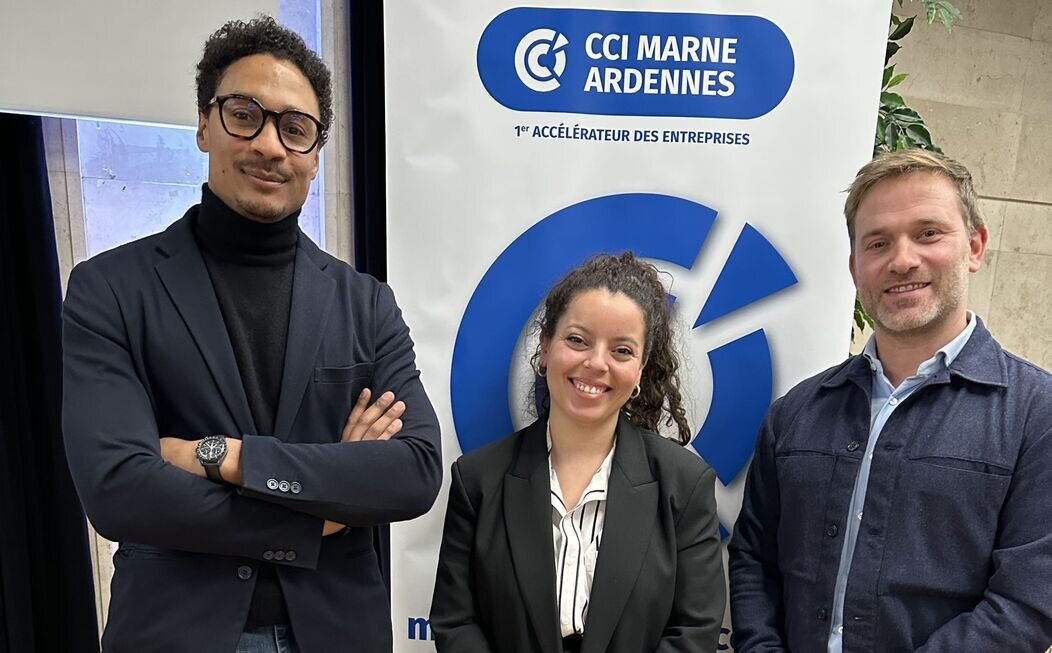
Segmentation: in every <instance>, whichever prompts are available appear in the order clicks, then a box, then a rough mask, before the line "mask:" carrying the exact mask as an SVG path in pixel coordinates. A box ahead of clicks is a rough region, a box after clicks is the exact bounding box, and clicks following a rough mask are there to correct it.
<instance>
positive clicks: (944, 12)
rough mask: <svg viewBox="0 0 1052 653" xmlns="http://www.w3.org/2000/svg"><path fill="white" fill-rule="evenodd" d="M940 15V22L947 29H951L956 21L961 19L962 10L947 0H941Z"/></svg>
mask: <svg viewBox="0 0 1052 653" xmlns="http://www.w3.org/2000/svg"><path fill="white" fill-rule="evenodd" d="M938 15H939V22H940V23H942V24H943V26H944V27H945V28H946V29H950V28H951V27H952V26H953V23H954V22H955V21H958V20H960V19H961V10H960V9H958V8H957V7H955V6H953V5H952V4H951V3H949V2H947V1H946V0H939V2H938ZM928 22H929V23H930V22H931V21H928Z"/></svg>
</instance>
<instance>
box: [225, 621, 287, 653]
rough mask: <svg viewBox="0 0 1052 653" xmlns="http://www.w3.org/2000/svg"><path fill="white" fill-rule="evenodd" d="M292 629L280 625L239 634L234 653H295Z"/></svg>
mask: <svg viewBox="0 0 1052 653" xmlns="http://www.w3.org/2000/svg"><path fill="white" fill-rule="evenodd" d="M297 651H299V649H298V648H296V638H295V637H293V636H292V629H291V628H289V627H288V626H286V625H284V624H281V625H278V626H263V627H262V628H253V629H252V630H246V631H245V632H243V633H241V639H239V640H238V642H237V651H236V652H235V653H297Z"/></svg>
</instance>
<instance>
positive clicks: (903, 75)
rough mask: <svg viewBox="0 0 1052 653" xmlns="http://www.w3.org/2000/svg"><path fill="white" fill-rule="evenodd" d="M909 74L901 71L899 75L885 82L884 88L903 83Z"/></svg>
mask: <svg viewBox="0 0 1052 653" xmlns="http://www.w3.org/2000/svg"><path fill="white" fill-rule="evenodd" d="M909 76H910V74H909V73H899V74H898V75H895V76H894V77H892V78H891V79H890V80H888V81H887V82H885V83H884V88H892V87H893V86H898V85H899V84H901V83H902V82H903V80H905V79H906V78H907V77H909Z"/></svg>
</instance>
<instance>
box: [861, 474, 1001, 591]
mask: <svg viewBox="0 0 1052 653" xmlns="http://www.w3.org/2000/svg"><path fill="white" fill-rule="evenodd" d="M1011 480H1012V477H1011V475H1010V472H1009V471H1008V470H1006V469H1004V468H1002V467H1000V466H998V465H995V464H992V463H984V462H982V461H977V460H967V459H963V458H960V459H958V458H952V457H943V456H940V457H923V458H913V459H908V460H903V461H902V463H901V469H900V474H899V482H898V488H897V489H896V497H895V504H894V505H895V508H894V510H893V511H892V515H893V517H892V519H891V521H890V522H889V525H888V532H887V541H886V543H885V547H884V559H883V562H882V563H881V568H880V580H879V582H878V585H877V591H878V593H879V594H881V595H888V594H923V595H933V596H945V597H952V598H973V597H974V598H976V599H978V598H979V597H981V596H982V594H983V591H984V590H985V589H986V585H987V580H988V578H989V575H990V568H991V564H992V560H991V555H990V554H991V552H992V550H993V548H994V544H995V540H996V537H997V526H998V518H999V515H1000V512H1001V506H1002V504H1003V503H1004V499H1005V495H1006V494H1007V493H1008V486H1009V484H1010V483H1011Z"/></svg>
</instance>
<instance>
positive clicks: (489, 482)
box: [431, 418, 726, 653]
mask: <svg viewBox="0 0 1052 653" xmlns="http://www.w3.org/2000/svg"><path fill="white" fill-rule="evenodd" d="M714 487H715V473H714V472H713V470H712V469H711V468H710V467H709V466H708V465H706V464H705V463H704V462H703V461H702V460H701V459H700V458H698V457H697V456H695V455H694V454H692V453H690V452H689V451H685V450H684V449H683V448H682V447H680V446H678V445H677V444H675V443H673V442H670V441H669V440H667V439H665V438H662V437H661V436H658V435H655V434H654V433H650V432H648V431H643V430H641V429H639V428H637V427H635V426H633V425H632V424H631V423H629V422H628V421H627V420H626V419H624V418H622V419H621V420H620V421H619V423H618V426H617V448H616V449H615V451H614V460H613V465H612V467H611V471H610V482H609V491H608V494H607V497H608V498H607V505H606V523H605V525H604V527H603V540H602V546H601V547H600V549H599V558H598V560H597V561H596V569H595V576H594V580H593V584H592V592H591V600H590V601H589V609H588V618H587V619H588V620H587V623H586V626H585V631H584V642H583V644H582V648H581V650H582V652H583V653H601V652H603V651H608V652H611V653H642V652H644V651H645V652H648V653H649V652H650V651H679V652H685V651H699V652H704V653H712V651H715V650H716V646H717V643H718V640H719V634H720V626H721V624H722V623H723V615H724V607H725V600H726V597H725V594H726V589H725V587H726V586H725V581H724V574H723V558H722V553H721V550H720V540H719V533H718V528H717V520H716V503H715V499H714V496H713V493H714ZM549 490H550V485H549V480H548V455H547V446H546V440H545V421H544V420H543V419H542V420H538V421H536V422H534V423H533V424H532V425H530V426H528V427H527V428H525V429H523V430H522V431H519V432H518V433H516V434H514V435H512V436H510V437H508V438H505V439H503V440H500V441H498V442H495V443H493V444H491V445H488V446H486V447H483V448H481V449H479V450H477V451H473V452H471V453H469V454H467V455H465V456H463V457H461V458H460V460H458V461H457V462H455V463H454V464H453V473H452V486H451V487H450V490H449V508H448V510H447V512H446V524H445V530H444V531H443V535H442V549H441V553H440V554H439V561H438V575H437V578H436V583H435V594H434V599H433V601H432V604H431V628H432V630H433V632H434V634H435V639H436V643H437V645H438V650H439V651H441V652H454V651H456V652H459V651H465V652H467V651H470V652H472V653H481V652H485V651H494V652H498V651H499V652H502V653H504V652H507V653H511V652H518V651H521V652H523V653H527V652H528V653H559V652H560V651H562V644H561V639H560V634H559V625H558V615H557V614H556V610H557V607H556V600H555V554H554V551H553V546H552V528H551V521H552V518H551V498H550V494H549Z"/></svg>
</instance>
